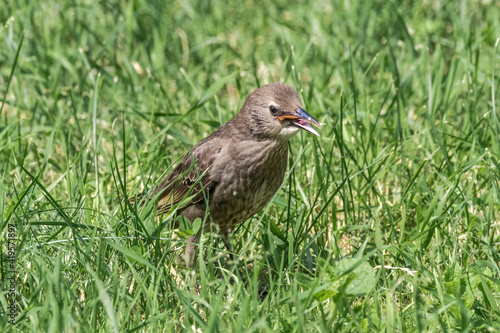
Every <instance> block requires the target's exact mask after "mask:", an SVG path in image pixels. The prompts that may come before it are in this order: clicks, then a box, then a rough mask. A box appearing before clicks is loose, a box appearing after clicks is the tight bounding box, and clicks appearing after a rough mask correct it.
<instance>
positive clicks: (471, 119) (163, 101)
mask: <svg viewBox="0 0 500 333" xmlns="http://www.w3.org/2000/svg"><path fill="white" fill-rule="evenodd" d="M499 37H500V2H497V1H472V0H469V1H465V0H461V1H445V0H442V1H360V0H353V1H314V2H310V1H296V2H293V3H290V2H288V1H242V2H224V1H199V2H196V1H140V0H138V1H96V0H88V1H76V0H75V1H55V0H46V1H36V2H35V1H23V0H16V1H6V0H3V1H2V2H0V101H1V102H2V105H1V106H0V110H1V111H0V112H1V113H0V216H2V224H1V225H0V238H1V239H2V254H1V258H0V259H1V260H2V271H1V280H2V288H1V289H0V304H1V308H0V311H1V316H0V329H1V330H2V331H21V332H28V331H33V332H37V331H44V332H45V331H56V332H60V331H65V332H74V331H84V332H85V331H88V332H96V331H114V332H122V331H147V332H149V331H172V330H187V331H199V330H201V331H222V332H225V331H267V332H274V331H285V332H288V331H300V332H301V331H349V332H366V331H387V332H394V331H399V332H414V331H417V332H419V331H429V332H435V331H441V332H453V331H461V332H467V331H499V330H500V325H499V322H500V310H499V306H500V304H499V302H500V301H499V299H500V268H499V264H498V263H499V262H500V255H499V249H500V231H499V229H500V228H499V226H500V219H499V208H500V204H499V202H500V200H499V196H500V187H499V180H500V164H499V163H500V162H499V158H500V123H499V121H500V118H499V114H498V110H497V109H498V108H497V107H498V99H499V97H500V96H499V93H498V92H499V89H498V87H499V85H500V80H499V76H498V73H499V72H500V66H499V61H500V58H499V51H498V41H499ZM275 81H281V82H285V83H287V84H289V85H291V86H292V87H294V88H295V89H296V90H297V91H299V94H300V95H301V98H302V100H303V104H304V107H305V109H306V110H307V111H308V112H309V113H310V114H311V115H312V116H314V117H315V118H316V119H318V120H319V121H320V122H321V123H322V124H323V126H322V128H321V132H320V133H321V137H319V138H315V137H313V136H312V135H309V134H308V133H301V134H299V135H297V137H295V138H293V139H292V140H291V141H290V152H291V154H290V161H289V173H288V174H287V176H286V180H285V183H284V185H283V187H282V189H281V190H280V191H279V192H278V194H277V195H276V197H275V198H274V199H273V201H272V203H271V204H269V205H268V206H267V207H266V208H265V209H264V210H263V212H261V213H260V214H258V215H257V216H256V217H255V218H253V219H251V220H249V221H247V222H246V223H244V224H242V225H241V227H240V228H239V229H238V230H236V232H235V235H234V237H233V239H232V241H231V243H232V245H233V248H234V250H235V252H236V254H237V255H238V257H239V261H238V262H237V263H236V264H233V263H230V262H228V261H227V260H226V259H227V253H225V250H224V248H223V246H222V242H219V241H218V236H217V234H216V233H208V234H205V237H204V239H203V241H202V243H201V245H203V250H202V253H203V256H202V257H203V260H200V261H199V263H198V265H197V266H196V267H195V268H194V269H193V270H191V269H187V268H185V267H182V266H181V265H179V264H178V261H177V260H176V256H177V254H178V253H182V251H183V246H184V245H183V242H184V241H185V235H186V233H187V234H189V232H192V231H191V230H189V227H188V228H187V229H186V230H184V234H181V235H176V234H175V232H173V231H172V230H169V229H168V228H164V226H162V225H161V224H160V223H159V222H158V221H157V219H155V218H154V216H153V214H152V211H151V209H150V206H148V207H142V208H139V210H138V211H135V210H134V209H133V207H130V206H128V205H126V204H125V202H126V198H127V197H130V196H132V195H135V194H137V193H138V192H140V191H142V190H143V189H150V188H152V187H153V186H154V184H155V183H156V182H157V181H161V179H162V176H163V175H164V174H165V173H166V172H168V171H169V170H171V168H172V167H174V166H175V164H176V163H177V162H178V161H179V159H180V158H182V156H183V155H184V154H185V153H186V152H187V151H188V150H189V148H190V147H191V146H192V145H193V144H195V143H196V142H198V141H199V140H201V139H202V138H203V137H205V136H206V135H208V134H209V133H211V132H212V131H214V130H215V129H216V128H217V127H219V126H220V125H221V124H223V123H225V122H226V121H228V120H229V119H231V118H232V117H233V116H234V115H235V114H236V113H237V111H238V110H239V108H240V107H241V105H242V104H243V102H244V99H245V97H246V96H247V95H248V94H249V93H250V92H252V91H253V90H254V89H256V88H257V87H259V86H261V85H263V84H266V83H270V82H275ZM9 224H12V225H15V226H16V236H15V242H16V264H17V270H18V275H17V280H16V296H15V302H16V307H17V317H16V324H15V325H12V324H10V323H8V321H9V317H8V316H7V315H6V313H7V306H8V304H9V303H8V302H9V301H10V299H11V298H10V296H9V295H8V290H9V286H10V282H9V281H8V280H7V277H8V275H7V270H8V269H7V264H5V263H6V258H7V257H8V251H7V245H6V244H7V240H8V237H10V236H8V226H9Z"/></svg>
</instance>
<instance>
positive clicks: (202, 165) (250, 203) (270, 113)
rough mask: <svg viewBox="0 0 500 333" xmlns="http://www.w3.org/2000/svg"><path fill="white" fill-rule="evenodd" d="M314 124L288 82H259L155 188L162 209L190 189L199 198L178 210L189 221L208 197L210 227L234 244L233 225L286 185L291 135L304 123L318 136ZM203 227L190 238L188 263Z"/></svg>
mask: <svg viewBox="0 0 500 333" xmlns="http://www.w3.org/2000/svg"><path fill="white" fill-rule="evenodd" d="M310 124H313V125H316V126H318V127H319V125H320V124H319V123H318V121H316V120H315V119H314V118H313V117H311V116H310V115H309V114H307V112H306V111H305V110H304V109H303V108H302V103H301V101H300V98H299V95H298V94H297V93H296V92H295V90H293V88H291V87H290V86H288V85H286V84H283V83H271V84H268V85H265V86H262V87H260V88H259V89H257V90H255V91H254V92H252V93H251V94H250V95H249V96H248V98H247V99H246V101H245V104H244V105H243V107H242V108H241V110H240V112H239V113H238V114H237V115H236V116H235V117H234V118H233V119H231V120H230V121H229V122H227V123H226V124H224V125H222V126H221V127H220V128H219V129H217V130H216V131H215V132H213V133H212V134H210V135H209V136H207V137H206V138H205V139H203V140H201V141H200V142H199V143H198V144H197V145H195V146H194V147H193V149H192V150H191V152H189V153H187V154H186V156H184V159H183V160H182V162H181V163H180V164H179V165H178V166H177V167H176V168H175V169H174V170H173V171H172V172H170V174H168V175H167V176H166V178H165V180H163V182H162V183H161V185H159V186H158V187H157V188H156V189H155V191H154V194H153V196H154V195H157V194H158V193H160V195H159V202H158V207H157V211H158V213H159V214H161V213H166V212H167V211H168V210H169V209H170V208H171V207H172V205H174V204H176V203H179V202H180V201H182V200H183V199H184V198H185V196H186V194H188V193H189V192H190V195H195V196H194V198H192V199H191V201H190V202H188V203H186V204H185V205H184V206H183V207H182V208H180V209H179V210H178V215H181V216H184V217H185V218H187V219H188V220H190V221H194V220H195V219H196V218H198V217H199V218H201V219H203V218H204V216H205V212H206V208H207V201H206V200H208V208H209V212H210V215H209V217H208V218H207V222H206V224H205V230H207V229H210V223H214V224H215V226H216V227H217V229H218V230H219V232H220V233H221V235H222V239H223V240H224V243H225V244H226V246H228V247H229V242H228V235H229V233H230V232H231V230H232V229H233V227H234V226H235V225H236V224H238V223H241V222H244V221H245V220H246V219H248V218H250V217H251V216H252V215H254V214H255V213H257V212H258V211H259V210H260V209H262V207H264V205H265V204H266V203H267V202H268V201H269V200H270V199H271V197H272V196H273V195H274V193H276V191H277V190H278V189H279V187H280V186H281V183H282V182H283V178H284V175H285V171H286V165H287V154H288V144H287V142H288V140H289V139H290V138H291V137H292V136H293V135H294V134H295V133H297V132H298V131H299V129H304V130H306V131H308V132H311V133H313V134H314V135H318V136H319V134H318V133H317V132H316V131H315V130H314V129H313V128H312V127H311V125H310ZM193 161H194V162H195V166H192V164H193ZM190 190H191V191H190ZM131 202H133V200H132V201H131ZM176 227H177V226H176ZM200 232H201V230H200ZM200 232H198V233H197V234H195V235H192V236H191V237H190V238H189V239H188V244H187V246H186V251H185V260H186V262H187V263H188V265H189V264H191V263H192V260H193V258H194V254H195V244H196V242H197V241H198V239H199V236H200Z"/></svg>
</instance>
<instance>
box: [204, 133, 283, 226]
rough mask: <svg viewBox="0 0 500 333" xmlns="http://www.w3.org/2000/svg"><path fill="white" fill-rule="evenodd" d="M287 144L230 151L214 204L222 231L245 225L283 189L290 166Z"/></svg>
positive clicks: (251, 144)
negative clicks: (245, 222)
mask: <svg viewBox="0 0 500 333" xmlns="http://www.w3.org/2000/svg"><path fill="white" fill-rule="evenodd" d="M287 151H288V147H287V144H286V142H276V141H270V142H258V143H255V142H252V141H249V142H248V143H247V144H246V145H245V144H242V145H235V146H233V147H228V151H227V152H226V156H227V157H228V158H227V159H226V160H225V161H224V163H225V164H224V167H223V168H221V170H223V173H222V174H221V175H220V182H219V184H218V186H217V189H216V191H215V193H214V195H213V196H212V198H211V200H210V211H211V215H212V218H213V220H214V222H215V223H216V224H218V225H219V226H220V228H221V229H227V228H232V227H233V226H234V225H235V224H237V223H240V222H243V221H244V220H246V219H248V218H249V217H251V216H252V215H254V214H255V213H257V212H258V211H259V210H261V209H262V208H263V207H264V205H265V204H266V203H267V202H268V201H269V200H270V199H271V197H272V196H273V195H274V194H275V193H276V191H277V190H278V189H279V188H280V186H281V183H282V182H283V178H284V175H285V171H286V165H287Z"/></svg>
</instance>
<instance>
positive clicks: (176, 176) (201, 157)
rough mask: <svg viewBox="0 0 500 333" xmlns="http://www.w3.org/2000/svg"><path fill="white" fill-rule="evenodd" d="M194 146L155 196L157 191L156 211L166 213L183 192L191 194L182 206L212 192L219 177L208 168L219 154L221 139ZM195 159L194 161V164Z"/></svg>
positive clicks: (183, 196) (159, 187)
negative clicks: (189, 198)
mask: <svg viewBox="0 0 500 333" xmlns="http://www.w3.org/2000/svg"><path fill="white" fill-rule="evenodd" d="M201 143H202V142H200V144H199V145H197V146H195V147H194V148H193V151H192V152H189V153H187V154H186V156H184V159H183V160H182V162H181V163H180V164H179V165H177V167H175V169H174V170H172V172H171V173H170V174H168V175H167V176H166V177H165V179H164V180H163V182H162V183H161V184H160V186H158V187H157V189H156V190H155V191H154V195H156V194H158V193H160V196H159V201H158V207H157V212H158V214H162V213H165V212H167V211H168V210H169V209H170V208H171V207H172V206H173V205H175V204H178V203H179V202H181V201H182V200H183V199H184V198H185V197H186V195H188V194H189V195H194V197H192V198H191V200H190V201H188V202H185V203H184V205H183V206H182V207H179V208H183V207H185V206H188V205H190V204H193V203H197V202H200V201H202V200H203V199H204V198H205V196H209V195H210V193H212V192H213V190H214V189H215V186H216V185H217V183H219V179H218V178H219V177H218V176H217V175H216V174H215V173H214V172H211V171H210V167H211V166H212V165H213V163H214V161H215V160H216V159H217V157H218V156H219V155H220V154H219V153H218V152H219V151H220V148H221V144H222V142H220V140H212V142H210V144H201ZM193 162H194V164H193Z"/></svg>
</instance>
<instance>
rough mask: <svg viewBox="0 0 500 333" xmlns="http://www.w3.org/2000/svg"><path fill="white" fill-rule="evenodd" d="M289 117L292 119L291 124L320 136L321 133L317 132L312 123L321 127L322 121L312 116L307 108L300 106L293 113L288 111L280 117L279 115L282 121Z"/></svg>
mask: <svg viewBox="0 0 500 333" xmlns="http://www.w3.org/2000/svg"><path fill="white" fill-rule="evenodd" d="M285 119H288V120H291V124H292V125H293V126H295V127H298V128H302V129H303V130H306V131H308V132H311V133H312V134H314V135H317V136H319V133H318V132H316V130H315V129H314V128H313V127H312V126H311V125H310V124H313V125H314V126H317V127H321V125H320V123H319V122H318V121H317V120H316V119H314V118H313V117H311V116H310V115H309V114H308V113H307V112H306V110H304V109H303V108H301V107H300V106H299V107H298V108H297V110H295V111H294V112H291V113H286V114H284V115H282V116H280V117H278V120H279V121H280V122H283V120H285Z"/></svg>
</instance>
